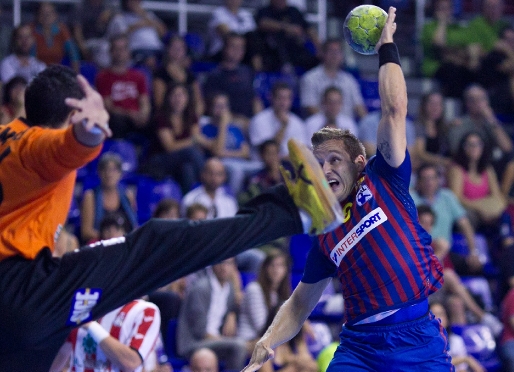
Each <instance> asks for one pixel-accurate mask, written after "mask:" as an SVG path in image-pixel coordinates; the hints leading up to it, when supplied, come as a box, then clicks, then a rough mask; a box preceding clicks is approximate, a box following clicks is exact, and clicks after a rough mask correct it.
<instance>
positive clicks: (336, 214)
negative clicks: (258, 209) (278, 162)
mask: <svg viewBox="0 0 514 372" xmlns="http://www.w3.org/2000/svg"><path fill="white" fill-rule="evenodd" d="M287 146H288V148H289V159H290V161H291V163H292V165H293V168H294V172H295V175H294V179H293V177H292V176H291V174H290V172H288V171H287V170H285V169H284V168H283V167H281V169H280V171H281V173H282V176H283V177H284V180H285V183H286V186H287V189H288V190H289V194H290V195H291V197H292V198H293V201H294V202H295V204H296V206H297V207H298V208H300V209H301V210H303V211H304V212H305V213H307V214H308V215H309V217H310V219H311V227H310V230H309V232H308V233H309V234H310V235H319V234H322V233H324V232H328V231H332V230H334V229H335V228H336V227H337V226H339V225H340V224H341V223H342V221H343V211H342V209H341V205H340V204H339V202H338V201H337V198H336V196H335V195H334V193H333V192H332V190H331V189H330V186H329V185H328V182H327V180H326V178H325V175H324V174H323V170H322V169H321V167H320V165H319V164H318V162H317V161H316V158H315V157H314V154H313V153H312V151H311V150H309V149H308V148H307V146H305V145H303V144H301V143H299V142H297V141H296V140H294V139H290V140H289V141H288V142H287Z"/></svg>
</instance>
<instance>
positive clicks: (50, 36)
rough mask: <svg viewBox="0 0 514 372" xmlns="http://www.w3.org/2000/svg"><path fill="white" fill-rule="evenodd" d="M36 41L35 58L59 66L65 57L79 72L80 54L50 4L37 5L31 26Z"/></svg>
mask: <svg viewBox="0 0 514 372" xmlns="http://www.w3.org/2000/svg"><path fill="white" fill-rule="evenodd" d="M33 31H34V37H35V39H36V57H37V58H38V59H39V60H41V61H43V62H44V63H46V64H47V65H50V64H61V63H63V61H64V58H65V57H66V58H67V59H68V62H69V64H70V66H71V67H72V68H73V70H75V72H77V73H78V72H80V54H79V51H78V48H77V46H76V45H75V42H74V41H73V40H72V38H71V34H70V31H69V29H68V26H66V25H65V24H64V23H62V22H59V20H58V14H57V11H56V10H55V6H54V4H52V3H46V2H42V3H40V4H39V8H38V10H37V15H36V23H35V24H34V25H33Z"/></svg>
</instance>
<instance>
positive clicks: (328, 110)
mask: <svg viewBox="0 0 514 372" xmlns="http://www.w3.org/2000/svg"><path fill="white" fill-rule="evenodd" d="M344 102H345V99H344V97H343V93H342V92H341V90H340V89H339V88H337V87H335V86H330V87H328V88H327V89H325V91H324V92H323V94H322V101H321V108H322V111H321V112H318V113H316V114H314V115H312V116H310V117H308V118H307V119H306V120H305V126H306V132H307V133H306V134H307V139H310V138H311V137H312V135H313V134H314V132H317V131H318V130H320V129H321V128H323V127H332V128H339V129H348V130H349V131H350V132H352V133H353V134H355V135H357V134H358V131H357V125H356V124H355V121H354V120H353V117H351V116H348V115H346V114H345V113H344V107H345V103H344Z"/></svg>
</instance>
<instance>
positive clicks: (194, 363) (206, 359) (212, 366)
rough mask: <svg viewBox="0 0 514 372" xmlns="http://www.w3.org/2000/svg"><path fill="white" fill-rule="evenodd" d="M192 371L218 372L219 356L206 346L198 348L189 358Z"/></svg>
mask: <svg viewBox="0 0 514 372" xmlns="http://www.w3.org/2000/svg"><path fill="white" fill-rule="evenodd" d="M189 369H190V370H191V372H218V357H217V356H216V354H215V353H214V351H212V350H211V349H208V348H206V347H203V348H200V349H198V350H196V351H195V352H194V353H193V354H192V355H191V358H189Z"/></svg>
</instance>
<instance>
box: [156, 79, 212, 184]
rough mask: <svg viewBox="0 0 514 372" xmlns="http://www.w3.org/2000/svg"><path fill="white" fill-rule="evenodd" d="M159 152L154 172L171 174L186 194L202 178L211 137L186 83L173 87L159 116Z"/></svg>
mask: <svg viewBox="0 0 514 372" xmlns="http://www.w3.org/2000/svg"><path fill="white" fill-rule="evenodd" d="M155 122H156V124H157V129H156V131H157V132H156V137H157V147H158V150H159V153H158V154H156V155H155V156H154V157H153V158H152V159H151V161H150V163H151V169H150V173H156V175H157V176H161V177H162V176H164V175H171V176H172V177H173V178H174V179H176V180H177V181H178V182H179V184H180V186H181V188H182V193H183V194H186V193H187V192H188V191H190V190H191V188H192V187H193V185H194V184H196V183H198V182H199V180H200V171H201V170H202V168H203V163H204V161H205V157H204V154H203V150H202V146H204V147H205V146H208V145H209V144H210V142H209V140H208V139H207V138H205V136H204V135H203V134H202V133H201V132H200V125H199V124H198V117H197V115H196V114H195V112H194V102H193V99H192V98H191V95H190V92H189V90H188V89H187V87H186V86H185V85H184V84H176V85H173V86H172V87H170V89H169V90H168V92H167V94H166V98H165V100H164V105H163V108H162V109H161V110H160V111H159V113H158V114H157V116H156V118H155Z"/></svg>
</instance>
